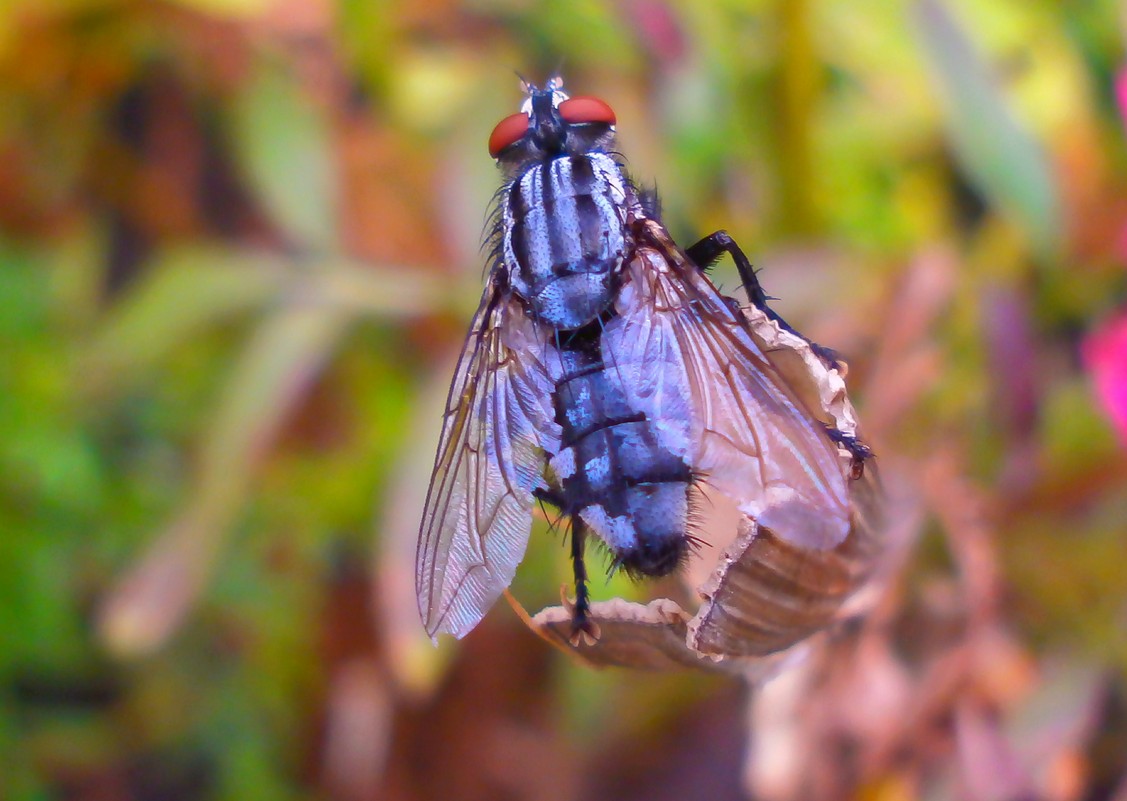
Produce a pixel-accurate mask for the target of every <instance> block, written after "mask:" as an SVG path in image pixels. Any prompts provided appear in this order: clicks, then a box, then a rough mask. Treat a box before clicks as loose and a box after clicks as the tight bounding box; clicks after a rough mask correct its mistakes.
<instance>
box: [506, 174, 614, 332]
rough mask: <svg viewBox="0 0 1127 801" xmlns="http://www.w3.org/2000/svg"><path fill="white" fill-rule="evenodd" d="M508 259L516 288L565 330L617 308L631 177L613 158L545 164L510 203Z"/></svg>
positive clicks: (521, 183)
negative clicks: (627, 178)
mask: <svg viewBox="0 0 1127 801" xmlns="http://www.w3.org/2000/svg"><path fill="white" fill-rule="evenodd" d="M502 214H503V217H504V219H503V231H504V242H503V251H502V254H503V258H504V260H505V266H506V267H507V268H508V275H509V281H510V283H511V285H512V287H513V290H514V291H515V292H516V293H517V294H518V295H520V296H521V297H522V298H524V299H525V300H526V301H528V303H529V305H530V306H531V308H532V311H533V313H534V314H535V315H536V316H537V318H538V319H539V320H541V321H543V322H544V323H546V324H547V325H549V326H551V327H552V328H555V329H556V330H561V331H570V330H574V329H577V328H581V327H583V326H584V325H586V324H587V323H589V322H591V321H592V320H594V319H595V318H596V317H597V316H598V315H599V314H600V313H602V312H603V311H604V310H606V309H607V308H609V306H610V305H611V303H613V301H614V293H615V281H616V280H617V274H618V271H619V268H620V267H621V266H622V262H623V258H624V257H625V253H626V191H625V180H624V178H623V176H622V172H621V170H620V169H619V167H618V165H617V164H616V163H615V162H614V159H612V158H611V157H610V156H608V155H606V154H605V153H586V154H584V155H581V156H560V157H558V158H555V159H553V160H551V161H547V162H540V163H537V164H536V165H535V166H533V167H532V168H530V169H529V170H527V171H526V172H524V173H523V174H522V175H521V176H520V177H518V178H517V179H516V180H515V181H514V182H513V183H512V184H511V185H510V187H509V189H508V196H507V197H506V198H505V199H504V201H503V205H502Z"/></svg>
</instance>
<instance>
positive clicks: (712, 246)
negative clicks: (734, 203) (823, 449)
mask: <svg viewBox="0 0 1127 801" xmlns="http://www.w3.org/2000/svg"><path fill="white" fill-rule="evenodd" d="M725 253H727V254H729V255H730V256H731V257H732V261H734V262H735V263H736V270H737V271H738V272H739V274H740V281H742V282H743V286H744V291H745V292H747V299H748V300H749V301H751V304H752V305H753V306H755V308H757V309H759V310H760V311H761V312H763V313H764V314H766V315H767V317H768V318H770V319H771V320H774V321H775V322H776V323H778V325H779V327H780V328H782V329H784V330H786V331H789V332H790V333H792V334H794V335H795V336H796V337H800V338H801V339H802V340H804V341H805V342H806V344H808V345H809V346H810V349H811V350H813V351H814V354H815V355H816V356H817V357H818V358H819V359H821V360H822V362H824V363H825V365H826V366H827V367H830V368H832V369H834V370H839V369H841V364H840V363H839V362H838V359H837V353H836V352H835V351H834V350H833V349H832V348H827V347H825V346H823V345H819V344H818V343H817V342H814V341H812V340H810V339H808V338H807V337H804V336H802V334H800V333H798V332H797V331H795V330H794V329H793V328H791V327H790V325H789V324H788V323H787V321H786V320H784V319H783V318H782V317H780V316H779V315H778V314H776V313H775V311H774V310H773V309H772V308H771V307H770V306H768V305H767V301H768V300H774V298H771V297H769V296H768V295H767V293H766V292H764V291H763V286H762V285H761V284H760V283H759V277H758V276H757V275H756V274H755V268H754V267H752V266H751V260H750V259H748V257H747V255H746V254H745V253H744V252H743V251H742V250H741V249H740V246H739V245H737V244H736V241H735V240H734V239H732V237H730V236H729V235H728V232H727V231H716V232H715V233H712V234H709V235H708V236H706V237H705V238H704V239H702V240H701V241H699V242H697V243H696V244H695V245H693V246H692V247H691V248H689V249H688V250H686V251H685V255H687V256H688V257H689V258H690V259H692V260H693V262H694V263H695V264H696V265H697V267H699V268H701V269H702V270H707V269H708V268H709V267H711V266H712V265H713V264H715V263H716V260H717V259H719V258H720V257H721V256H723V255H724V254H725ZM826 434H828V435H829V438H830V439H831V440H833V441H834V442H835V443H837V444H839V445H841V446H842V447H844V448H845V449H846V450H847V451H849V453H850V455H851V456H852V457H853V464H852V467H851V469H850V478H852V479H853V480H857V479H859V478H861V476H862V475H864V472H865V460H867V459H869V458H871V457H872V455H873V451H872V449H871V448H870V447H869V446H868V445H865V444H864V443H863V442H861V441H860V440H859V439H857V438H856V437H854V436H850V435H849V434H846V433H845V432H844V431H839V430H838V429H836V428H834V427H833V426H826Z"/></svg>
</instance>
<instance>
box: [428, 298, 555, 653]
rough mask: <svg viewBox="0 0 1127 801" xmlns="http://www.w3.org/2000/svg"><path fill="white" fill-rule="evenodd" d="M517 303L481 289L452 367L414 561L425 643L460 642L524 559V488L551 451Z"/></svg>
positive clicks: (546, 388) (550, 432)
mask: <svg viewBox="0 0 1127 801" xmlns="http://www.w3.org/2000/svg"><path fill="white" fill-rule="evenodd" d="M539 339H540V338H539V337H538V331H537V329H536V326H535V324H534V323H532V321H531V320H530V319H529V318H528V317H526V316H525V315H524V314H523V313H522V311H521V309H520V307H519V304H518V303H517V302H516V301H515V300H514V299H513V298H512V297H510V296H507V295H506V294H505V293H502V292H498V291H497V290H496V289H495V288H494V287H492V286H490V287H489V288H487V289H486V292H485V296H484V297H483V298H482V302H481V306H480V307H479V309H478V311H477V314H476V315H475V317H474V320H473V323H472V325H471V327H470V333H469V337H468V338H467V341H466V347H465V349H464V350H463V351H462V355H461V358H460V359H459V360H458V367H457V369H456V370H455V373H454V381H453V383H452V385H451V387H450V395H449V397H448V400H447V404H446V413H445V417H444V420H443V425H442V436H441V439H440V440H439V445H438V454H437V455H436V457H435V464H434V474H433V477H432V478H431V485H430V490H429V491H428V492H427V501H426V508H425V510H424V511H423V520H422V525H421V526H420V528H419V546H418V550H417V552H416V554H415V589H416V592H417V593H418V601H419V615H420V617H421V618H422V621H423V625H424V626H425V628H426V630H427V633H428V634H429V635H430V636H431V637H435V636H436V635H437V634H438V633H439V632H447V633H449V634H453V635H454V636H455V637H461V636H463V635H464V634H466V633H467V632H469V631H470V629H472V628H473V627H474V626H475V625H477V623H478V621H479V620H481V618H482V617H483V616H484V615H485V613H486V612H487V611H488V610H489V608H490V607H491V606H492V605H493V603H494V602H495V601H496V600H497V598H498V597H499V596H500V595H501V592H502V591H503V590H504V589H505V588H506V587H508V586H509V583H510V582H511V581H512V579H513V574H514V573H515V572H516V567H517V564H518V563H519V562H520V560H521V559H522V558H523V556H524V551H525V547H526V545H527V544H528V532H529V529H530V527H531V521H532V503H533V496H532V491H533V489H535V488H536V487H537V486H539V485H541V484H542V483H543V478H542V470H543V466H544V463H545V451H548V452H550V453H554V452H555V451H556V450H558V441H559V431H558V426H557V424H556V423H555V421H554V419H553V414H552V410H551V393H552V386H553V385H552V382H551V379H550V377H549V375H548V372H547V369H546V367H545V363H544V354H545V346H544V345H543V344H542V343H541V342H540V341H539Z"/></svg>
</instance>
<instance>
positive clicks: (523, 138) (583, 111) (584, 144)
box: [489, 77, 616, 178]
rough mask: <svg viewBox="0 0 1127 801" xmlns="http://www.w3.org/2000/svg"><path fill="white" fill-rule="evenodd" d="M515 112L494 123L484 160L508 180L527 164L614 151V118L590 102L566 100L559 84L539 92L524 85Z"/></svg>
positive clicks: (553, 81) (559, 81)
mask: <svg viewBox="0 0 1127 801" xmlns="http://www.w3.org/2000/svg"><path fill="white" fill-rule="evenodd" d="M523 87H524V91H525V93H526V94H527V95H528V97H527V98H525V101H524V103H523V105H522V106H521V110H520V111H519V112H518V113H516V114H511V115H510V116H508V117H505V119H503V120H501V121H500V122H499V123H497V127H495V128H494V129H493V133H492V134H491V135H490V137H489V154H490V155H491V156H493V158H495V159H496V160H497V163H498V164H499V165H500V166H501V168H502V169H503V170H504V171H505V173H506V175H507V176H508V177H510V178H512V177H514V176H516V175H518V174H520V173H521V172H523V171H524V170H525V169H526V168H527V167H528V166H529V165H530V164H533V163H536V162H541V161H548V160H551V159H554V158H557V157H559V156H581V155H583V154H585V153H589V152H591V151H604V152H606V151H609V150H612V149H613V147H614V126H615V122H616V119H615V114H614V110H613V109H611V107H610V106H609V105H607V104H606V103H605V102H604V101H602V100H599V99H598V98H596V97H569V96H568V94H567V93H566V92H565V91H564V90H563V79H562V78H559V77H556V78H552V79H550V80H549V81H548V82H547V83H545V84H544V87H543V88H539V87H537V86H536V85H534V84H531V83H528V82H527V81H526V82H525V83H524V84H523Z"/></svg>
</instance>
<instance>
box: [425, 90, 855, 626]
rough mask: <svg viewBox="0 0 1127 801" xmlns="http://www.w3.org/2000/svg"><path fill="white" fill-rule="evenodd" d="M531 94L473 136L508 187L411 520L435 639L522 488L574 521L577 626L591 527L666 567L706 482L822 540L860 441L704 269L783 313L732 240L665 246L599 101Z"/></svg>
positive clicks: (818, 543) (490, 574)
mask: <svg viewBox="0 0 1127 801" xmlns="http://www.w3.org/2000/svg"><path fill="white" fill-rule="evenodd" d="M525 91H526V93H527V98H526V100H525V101H524V104H523V106H522V108H521V111H520V112H519V113H517V114H514V115H511V116H509V117H506V118H505V119H504V120H502V121H501V122H500V123H498V125H497V127H496V128H495V129H494V130H493V133H492V135H491V136H490V139H489V152H490V155H492V156H493V158H494V159H496V160H497V163H498V165H499V166H500V168H501V170H502V172H503V173H504V176H505V179H506V183H505V184H504V186H503V187H502V189H501V191H500V192H498V196H497V197H498V201H497V209H496V211H495V229H494V238H493V244H494V248H493V252H492V256H491V264H490V270H489V275H488V280H487V283H486V287H485V292H484V294H483V296H482V299H481V304H480V306H479V308H478V311H477V314H476V315H475V317H474V319H473V323H472V324H471V327H470V332H469V336H468V337H467V340H466V345H465V348H464V349H463V352H462V355H461V358H460V359H459V362H458V366H457V369H456V371H455V374H454V380H453V383H452V385H451V388H450V395H449V398H448V401H447V406H446V412H445V416H444V420H443V428H442V435H441V439H440V443H439V447H438V453H437V456H436V459H435V466H434V474H433V477H432V480H431V485H430V490H429V492H428V494H427V500H426V508H425V510H424V512H423V519H422V524H421V527H420V532H419V545H418V552H417V555H416V562H415V583H416V590H417V592H418V601H419V613H420V616H421V618H422V621H423V624H424V626H425V628H426V631H427V633H428V634H429V635H431V636H432V637H434V636H436V635H437V634H438V633H440V632H446V633H449V634H453V635H454V636H456V637H461V636H463V635H464V634H466V633H467V632H469V631H470V630H471V629H472V628H473V627H474V626H475V625H477V623H478V621H480V620H481V618H482V617H483V616H484V615H485V613H486V611H488V609H489V608H490V607H491V606H492V605H493V603H494V602H495V601H496V600H497V598H498V597H499V596H500V594H501V593H502V592H503V591H504V589H505V588H506V587H508V585H509V584H510V582H511V581H512V579H513V576H514V574H515V572H516V568H517V564H518V563H519V562H520V560H521V559H522V558H523V556H524V552H525V548H526V546H527V542H528V534H529V531H530V528H531V524H532V510H533V507H534V505H535V504H536V502H537V501H541V502H546V503H550V504H552V505H554V506H556V507H558V508H559V509H560V511H561V512H562V513H563V515H564V516H566V517H567V518H569V519H570V521H571V533H572V537H571V556H572V561H573V567H574V575H575V596H576V600H575V603H574V606H573V613H572V626H573V631H574V633H575V634H576V635H578V634H580V633H582V632H586V633H588V634H593V633H594V632H593V626H592V624H591V623H590V621H589V620H588V618H587V614H588V609H589V603H590V601H589V595H588V590H587V573H586V567H585V565H584V560H583V553H584V545H585V541H586V539H587V537H588V536H589V535H594V536H595V537H597V538H598V539H600V540H601V541H602V542H603V543H604V544H605V545H606V546H607V548H608V549H609V550H610V552H611V554H612V557H613V563H614V565H615V566H617V567H621V568H622V569H624V570H626V571H627V572H628V573H630V574H631V575H635V576H644V577H657V576H663V575H667V574H669V573H670V572H672V571H673V570H675V569H676V568H677V567H678V565H680V564H681V563H682V562H683V561H684V560H685V558H686V556H687V555H688V554H689V552H690V550H691V549H692V548H693V547H694V545H695V544H696V543H697V542H698V535H699V533H700V532H697V531H696V529H695V528H694V520H695V519H696V518H695V514H694V509H695V504H697V503H699V501H700V487H701V485H708V486H709V487H711V488H712V489H714V490H716V491H719V492H721V493H723V494H725V495H726V496H728V497H729V498H730V499H731V500H732V501H733V502H735V504H736V505H737V506H738V507H739V509H740V510H741V512H742V513H743V514H745V515H747V516H749V517H751V518H752V519H754V520H755V521H756V522H757V523H758V524H759V525H760V526H764V527H767V528H769V529H771V530H772V531H774V532H775V533H776V534H777V535H778V536H780V537H782V538H783V539H785V540H787V541H789V542H791V543H793V544H795V545H799V546H802V547H805V548H812V549H819V550H821V549H828V548H833V547H834V546H836V545H838V544H839V543H840V542H841V541H842V540H844V539H845V537H846V536H847V534H848V533H849V530H850V504H849V499H848V493H847V483H848V481H849V480H850V479H851V478H856V477H858V476H859V475H860V473H861V470H862V468H863V464H864V460H865V459H866V458H867V457H868V456H869V455H870V454H869V451H868V449H867V448H866V447H865V446H864V445H862V444H861V443H860V442H858V441H856V440H855V439H853V438H852V437H848V436H846V435H844V434H842V433H841V432H838V431H836V430H834V429H827V428H826V427H825V426H823V425H822V424H821V423H819V422H818V421H817V420H816V419H815V418H814V417H813V416H812V415H811V414H810V412H809V411H808V410H807V409H806V408H805V407H804V406H803V405H802V403H801V402H800V401H799V400H798V398H797V397H796V396H795V393H794V392H792V391H791V390H790V388H789V387H788V386H787V385H786V383H785V382H784V381H783V380H782V378H781V377H780V376H779V375H778V373H777V372H776V370H775V368H774V367H773V366H772V365H771V363H770V362H769V361H768V359H767V358H766V356H765V355H764V353H763V351H762V350H761V349H760V347H759V346H758V345H757V344H756V342H755V341H754V339H753V338H752V337H751V335H750V334H749V332H748V329H747V327H746V326H747V324H746V322H745V321H744V318H743V316H742V315H741V312H740V307H739V304H738V302H736V301H735V300H733V299H731V298H727V297H724V296H723V295H721V294H720V293H719V291H718V290H717V289H716V288H715V287H714V286H713V285H712V283H711V282H710V281H709V279H708V277H707V275H706V274H705V269H706V268H707V267H708V266H709V265H711V264H712V262H714V261H715V260H716V259H718V258H719V257H720V256H721V255H722V254H723V253H728V254H730V255H731V256H732V257H733V259H734V260H735V263H736V266H737V268H738V269H739V271H740V276H741V279H742V281H743V282H744V285H745V288H746V290H747V292H748V297H749V300H750V302H751V303H752V304H754V305H756V306H759V308H761V309H763V310H764V311H765V312H766V313H767V314H769V315H771V316H772V318H773V319H775V320H776V321H777V322H779V323H780V324H781V325H783V326H786V324H785V323H784V322H783V321H782V320H780V319H779V318H778V317H777V315H774V313H773V312H771V311H770V310H769V309H768V308H767V305H766V296H765V295H764V294H763V291H762V289H760V287H759V284H758V282H757V280H756V277H755V272H754V270H753V269H752V267H751V264H750V262H749V261H748V259H747V258H746V256H744V254H743V252H742V251H741V250H740V249H739V247H738V246H737V245H736V244H735V242H733V241H732V240H731V238H730V237H728V236H727V234H725V233H724V232H722V231H721V232H717V233H715V234H712V235H711V236H709V237H706V238H705V239H703V240H702V241H701V242H699V243H697V244H696V245H693V246H692V247H690V248H688V250H682V249H681V248H679V247H678V246H677V245H676V244H675V243H674V242H673V240H672V239H671V237H670V236H669V234H668V232H667V231H666V230H665V228H664V227H663V226H662V225H661V223H660V222H659V221H658V220H657V219H656V212H655V208H656V203H655V202H653V201H652V200H651V199H649V198H647V196H646V195H645V194H644V193H642V192H640V191H639V190H638V189H637V188H636V187H635V186H634V185H633V184H632V183H631V181H630V180H629V178H628V177H627V175H626V173H625V171H624V167H623V164H622V162H621V161H620V159H619V157H618V156H617V155H616V153H615V149H614V147H615V141H614V137H615V123H616V118H615V114H614V112H613V110H612V109H611V108H610V106H608V105H607V104H606V103H605V102H603V101H602V100H599V99H597V98H593V97H569V96H568V95H567V94H566V93H565V92H564V91H563V85H562V81H561V80H560V79H558V78H556V79H553V80H550V81H548V83H547V84H546V85H545V86H544V87H543V88H538V87H536V86H533V85H530V84H526V85H525ZM787 328H788V330H792V331H793V329H789V327H787ZM818 352H819V354H820V355H821V356H822V357H823V358H825V359H827V360H832V359H833V355H832V352H829V351H826V350H825V349H819V350H818ZM835 443H840V444H842V445H843V446H844V448H845V449H846V451H847V452H848V454H850V456H849V458H846V459H843V457H842V456H841V455H840V452H839V450H838V447H837V444H835Z"/></svg>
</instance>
